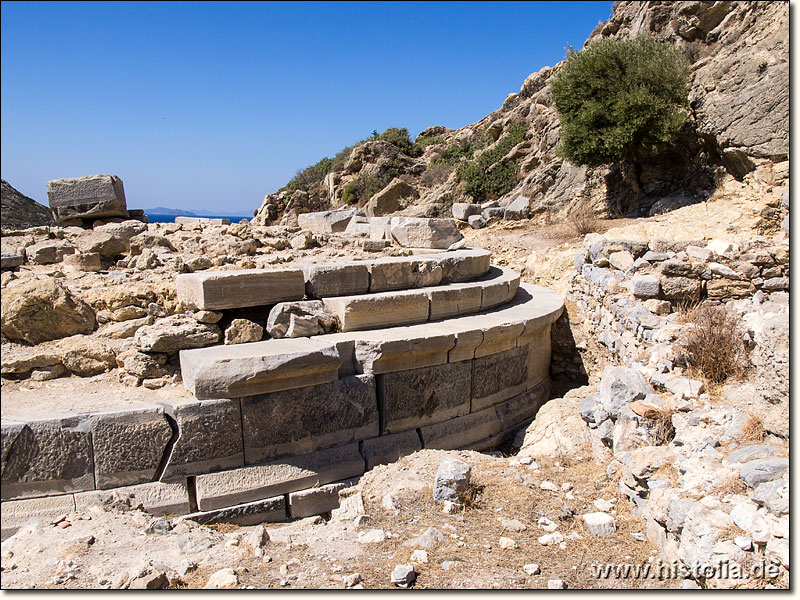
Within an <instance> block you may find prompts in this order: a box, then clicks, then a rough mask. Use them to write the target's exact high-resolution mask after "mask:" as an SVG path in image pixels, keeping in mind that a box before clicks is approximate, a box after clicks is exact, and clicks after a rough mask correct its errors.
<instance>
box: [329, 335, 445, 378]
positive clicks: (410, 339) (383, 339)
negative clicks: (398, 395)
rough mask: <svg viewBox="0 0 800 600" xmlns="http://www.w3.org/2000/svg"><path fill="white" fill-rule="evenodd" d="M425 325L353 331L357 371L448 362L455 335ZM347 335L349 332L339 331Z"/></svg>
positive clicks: (409, 367) (376, 371)
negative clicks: (429, 328) (438, 331)
mask: <svg viewBox="0 0 800 600" xmlns="http://www.w3.org/2000/svg"><path fill="white" fill-rule="evenodd" d="M426 327H427V326H426V325H410V326H401V327H392V328H390V329H379V330H376V331H370V332H362V333H360V334H359V333H352V334H349V335H350V336H353V337H352V338H351V339H353V340H354V347H353V355H352V356H353V364H354V369H355V371H356V372H358V373H374V374H376V375H377V374H379V373H389V372H394V371H404V370H408V369H414V368H419V367H432V366H434V365H441V364H444V363H446V362H447V354H448V352H450V350H452V349H453V347H454V346H455V341H456V337H455V334H453V333H449V332H443V333H433V332H432V331H430V330H428V329H426ZM338 335H341V336H348V334H346V333H345V334H338Z"/></svg>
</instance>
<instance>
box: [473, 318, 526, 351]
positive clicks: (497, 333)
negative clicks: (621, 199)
mask: <svg viewBox="0 0 800 600" xmlns="http://www.w3.org/2000/svg"><path fill="white" fill-rule="evenodd" d="M478 316H483V317H484V319H483V321H484V323H485V324H484V326H483V341H482V342H481V345H480V346H478V347H477V348H476V349H475V358H480V357H482V356H488V355H490V354H498V353H500V352H505V351H506V350H511V349H512V348H516V346H517V340H518V339H519V338H520V337H521V336H522V335H523V334H524V331H525V321H524V320H523V319H522V318H520V319H509V318H508V316H505V315H502V314H500V313H494V314H485V315H477V316H476V317H475V318H477V317H478Z"/></svg>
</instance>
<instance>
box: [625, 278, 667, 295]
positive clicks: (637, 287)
mask: <svg viewBox="0 0 800 600" xmlns="http://www.w3.org/2000/svg"><path fill="white" fill-rule="evenodd" d="M630 290H631V294H633V295H634V296H635V297H636V298H658V294H659V293H660V292H661V284H660V283H659V281H658V277H656V276H655V275H639V276H638V277H634V278H633V279H631V282H630Z"/></svg>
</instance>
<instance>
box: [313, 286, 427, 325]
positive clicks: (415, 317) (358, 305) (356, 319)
mask: <svg viewBox="0 0 800 600" xmlns="http://www.w3.org/2000/svg"><path fill="white" fill-rule="evenodd" d="M322 302H323V303H324V304H325V308H326V309H328V311H329V312H330V313H331V314H333V315H334V316H335V317H336V318H337V319H338V321H339V330H340V331H358V330H361V329H376V328H379V327H392V326H394V325H409V324H411V323H423V322H425V321H427V320H428V313H429V305H430V302H429V301H428V295H427V294H426V293H425V292H424V291H416V290H402V291H397V292H384V293H380V294H365V295H361V296H339V297H337V298H324V299H323V300H322Z"/></svg>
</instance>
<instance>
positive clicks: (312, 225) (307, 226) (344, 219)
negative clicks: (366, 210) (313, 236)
mask: <svg viewBox="0 0 800 600" xmlns="http://www.w3.org/2000/svg"><path fill="white" fill-rule="evenodd" d="M359 214H361V215H363V212H361V211H360V210H358V209H356V208H346V209H343V210H326V211H322V212H312V213H302V214H299V215H297V226H298V227H300V229H304V230H306V231H310V232H311V233H343V232H344V230H345V229H347V225H348V224H349V223H350V220H351V219H352V218H353V217H355V216H357V215H359Z"/></svg>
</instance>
